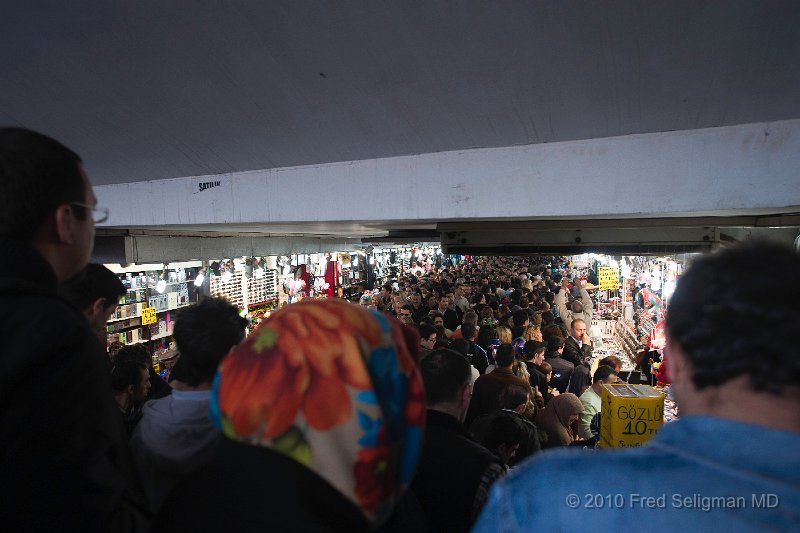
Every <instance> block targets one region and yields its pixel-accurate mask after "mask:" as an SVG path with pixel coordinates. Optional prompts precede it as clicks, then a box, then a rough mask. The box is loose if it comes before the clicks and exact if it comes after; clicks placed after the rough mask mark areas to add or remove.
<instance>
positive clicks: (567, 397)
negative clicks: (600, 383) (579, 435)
mask: <svg viewBox="0 0 800 533" xmlns="http://www.w3.org/2000/svg"><path fill="white" fill-rule="evenodd" d="M581 413H583V404H582V403H581V400H580V398H578V397H577V396H575V395H574V394H572V393H571V392H566V393H564V394H559V395H558V396H556V397H554V398H553V399H552V400H550V402H549V403H548V404H547V405H546V406H545V408H544V409H542V410H541V411H539V414H538V415H537V416H536V425H537V426H539V427H540V428H541V429H543V430H544V431H546V432H547V437H548V440H547V446H548V447H552V446H569V445H570V444H572V442H573V441H574V440H575V432H574V430H573V424H574V423H575V422H576V421H577V420H578V418H580V415H581Z"/></svg>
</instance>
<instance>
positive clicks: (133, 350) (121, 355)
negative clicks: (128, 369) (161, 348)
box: [111, 344, 151, 365]
mask: <svg viewBox="0 0 800 533" xmlns="http://www.w3.org/2000/svg"><path fill="white" fill-rule="evenodd" d="M128 361H133V362H135V363H140V364H142V365H149V364H150V363H151V359H150V352H148V351H147V348H146V347H145V345H144V344H128V345H124V346H121V347H120V349H119V350H117V352H116V353H115V354H114V358H113V359H112V360H111V362H112V363H113V364H115V365H118V364H120V363H125V362H128Z"/></svg>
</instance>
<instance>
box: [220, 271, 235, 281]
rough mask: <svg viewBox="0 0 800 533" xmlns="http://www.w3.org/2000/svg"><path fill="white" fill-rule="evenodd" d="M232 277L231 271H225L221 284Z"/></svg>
mask: <svg viewBox="0 0 800 533" xmlns="http://www.w3.org/2000/svg"><path fill="white" fill-rule="evenodd" d="M232 277H233V274H231V271H230V270H226V271H225V272H223V273H222V283H228V282H229V281H230V280H231V278H232Z"/></svg>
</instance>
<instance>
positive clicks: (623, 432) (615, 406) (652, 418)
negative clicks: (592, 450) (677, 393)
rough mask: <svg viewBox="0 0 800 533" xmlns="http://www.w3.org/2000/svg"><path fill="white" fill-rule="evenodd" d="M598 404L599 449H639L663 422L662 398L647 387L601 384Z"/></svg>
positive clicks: (661, 395) (655, 391)
mask: <svg viewBox="0 0 800 533" xmlns="http://www.w3.org/2000/svg"><path fill="white" fill-rule="evenodd" d="M600 402H601V403H600V405H601V407H600V412H601V414H600V446H604V447H609V448H633V447H637V446H641V445H642V444H644V443H645V442H647V441H648V440H650V439H651V438H653V435H655V434H656V431H658V429H659V428H660V427H661V426H662V425H663V423H664V395H663V394H661V393H660V392H658V391H657V390H656V389H654V388H653V387H650V386H649V385H627V384H618V385H603V390H602V392H601V394H600Z"/></svg>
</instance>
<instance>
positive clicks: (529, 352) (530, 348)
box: [522, 339, 547, 360]
mask: <svg viewBox="0 0 800 533" xmlns="http://www.w3.org/2000/svg"><path fill="white" fill-rule="evenodd" d="M546 349H547V344H545V343H543V342H539V341H536V340H533V339H531V340H529V341H525V346H523V347H522V353H523V354H525V355H526V356H528V359H526V360H530V359H532V358H533V356H534V355H536V353H538V352H540V351H542V352H543V351H545V350H546Z"/></svg>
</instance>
